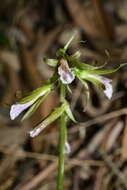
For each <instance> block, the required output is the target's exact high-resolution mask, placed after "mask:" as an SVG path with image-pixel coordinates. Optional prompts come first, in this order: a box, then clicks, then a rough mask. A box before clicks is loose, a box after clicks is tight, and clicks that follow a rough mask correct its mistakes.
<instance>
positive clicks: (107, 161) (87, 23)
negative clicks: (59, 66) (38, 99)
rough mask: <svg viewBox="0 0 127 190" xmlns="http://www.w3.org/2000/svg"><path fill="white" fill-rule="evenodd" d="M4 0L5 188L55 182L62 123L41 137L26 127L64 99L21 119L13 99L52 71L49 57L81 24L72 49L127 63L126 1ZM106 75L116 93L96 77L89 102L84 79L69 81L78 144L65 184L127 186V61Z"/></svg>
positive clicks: (1, 116)
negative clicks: (103, 88)
mask: <svg viewBox="0 0 127 190" xmlns="http://www.w3.org/2000/svg"><path fill="white" fill-rule="evenodd" d="M0 3H1V4H0V190H51V189H52V190H55V187H56V186H55V184H56V175H57V155H58V134H59V124H58V122H55V123H53V124H52V125H51V126H49V127H48V128H47V129H46V130H45V131H44V132H42V133H41V134H40V135H39V136H37V137H36V138H30V137H29V135H28V131H29V130H31V129H32V128H34V127H35V125H36V124H37V123H38V122H39V121H40V120H42V118H44V117H45V116H46V115H47V114H48V113H49V112H50V111H51V110H52V109H53V108H54V107H56V106H57V105H58V104H59V99H58V92H57V91H56V92H55V93H52V94H51V95H49V96H48V97H47V98H46V100H45V101H44V103H42V105H41V106H40V107H39V109H38V110H37V111H36V112H35V113H34V114H33V116H32V117H31V118H30V119H28V120H27V121H24V122H23V123H21V122H20V117H19V118H18V119H16V120H15V121H11V120H10V116H9V109H10V105H11V104H13V103H14V102H16V101H17V100H18V99H20V98H22V97H24V96H25V95H26V94H27V93H29V92H30V91H31V90H33V89H36V88H37V87H39V86H40V85H42V84H43V83H45V81H46V80H47V79H49V77H50V76H51V75H52V68H50V67H49V66H47V65H46V64H45V63H44V62H43V58H44V57H49V58H55V57H56V55H55V53H56V50H57V49H58V48H60V47H63V46H64V44H65V43H66V42H67V40H68V39H69V38H70V37H71V36H72V35H73V34H74V32H75V31H76V33H77V35H76V40H75V41H77V42H75V43H74V44H73V46H72V47H70V49H69V51H70V53H74V52H75V51H76V50H80V52H81V53H82V55H81V60H82V61H84V62H85V63H88V64H92V65H101V64H104V63H107V64H106V66H107V67H115V66H117V65H119V64H121V63H126V62H127V1H126V0H107V1H104V0H61V1H60V0H48V1H47V0H27V1H25V0H4V1H2V0H1V1H0ZM81 40H83V41H85V43H79V41H81ZM107 54H108V56H107ZM108 77H109V78H111V79H112V80H113V89H114V94H113V98H112V99H111V100H110V101H109V100H108V99H107V98H106V97H105V96H104V95H103V93H100V91H98V90H97V89H96V88H94V86H92V85H90V87H91V88H90V93H91V98H90V101H89V103H88V104H87V106H86V99H85V96H86V94H85V93H86V92H85V90H84V89H83V87H82V85H81V84H80V83H79V82H78V81H75V83H74V84H73V85H71V89H72V91H73V93H72V94H68V96H67V98H68V100H69V102H70V104H71V108H72V110H73V113H74V115H75V118H76V120H77V121H78V123H77V124H74V123H72V122H69V123H68V141H69V143H70V146H71V149H72V151H71V153H70V154H68V155H66V163H65V170H66V171H65V184H64V189H65V190H102V189H103V190H126V189H127V67H123V68H122V69H120V70H119V71H118V72H117V73H114V74H112V75H109V76H108ZM84 109H85V111H83V110H84Z"/></svg>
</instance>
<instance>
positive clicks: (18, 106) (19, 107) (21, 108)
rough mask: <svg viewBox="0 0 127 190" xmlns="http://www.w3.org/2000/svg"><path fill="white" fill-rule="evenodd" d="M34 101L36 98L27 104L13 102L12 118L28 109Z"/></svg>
mask: <svg viewBox="0 0 127 190" xmlns="http://www.w3.org/2000/svg"><path fill="white" fill-rule="evenodd" d="M33 103H34V100H32V101H30V102H27V103H26V104H13V105H12V106H11V110H10V117H11V120H14V119H15V118H16V117H17V116H18V115H19V114H20V113H21V112H23V111H24V110H25V109H27V108H28V107H29V106H31V105H32V104H33Z"/></svg>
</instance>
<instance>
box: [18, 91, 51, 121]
mask: <svg viewBox="0 0 127 190" xmlns="http://www.w3.org/2000/svg"><path fill="white" fill-rule="evenodd" d="M48 94H49V92H48V93H46V94H45V95H44V96H41V97H40V98H39V99H38V100H37V101H36V102H35V103H34V104H33V105H32V106H31V107H30V108H29V109H28V111H27V112H26V113H25V115H24V116H23V118H22V119H21V121H24V120H25V119H28V118H29V117H30V116H31V115H32V114H33V113H34V112H35V111H36V110H37V108H38V107H39V105H40V104H41V103H42V102H43V101H44V99H45V98H46V97H47V96H48Z"/></svg>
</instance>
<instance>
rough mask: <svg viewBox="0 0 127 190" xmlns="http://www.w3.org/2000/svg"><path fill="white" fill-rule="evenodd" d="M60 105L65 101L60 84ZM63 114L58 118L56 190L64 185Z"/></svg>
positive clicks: (64, 132)
mask: <svg viewBox="0 0 127 190" xmlns="http://www.w3.org/2000/svg"><path fill="white" fill-rule="evenodd" d="M60 99H61V103H62V102H63V101H64V99H65V86H64V85H63V84H62V83H61V87H60ZM65 117H66V116H65V113H63V114H62V115H61V117H60V132H59V161H58V176H57V188H56V189H57V190H63V183H64V155H65V140H66V118H65Z"/></svg>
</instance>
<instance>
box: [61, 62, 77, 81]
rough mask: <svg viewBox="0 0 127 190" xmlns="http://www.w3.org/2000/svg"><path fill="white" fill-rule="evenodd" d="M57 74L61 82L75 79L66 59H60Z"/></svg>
mask: <svg viewBox="0 0 127 190" xmlns="http://www.w3.org/2000/svg"><path fill="white" fill-rule="evenodd" d="M58 74H59V75H60V80H61V81H62V83H63V84H70V83H72V81H73V80H74V79H75V75H74V73H73V72H72V71H71V69H70V68H69V66H68V63H67V61H66V60H64V59H61V61H60V66H59V67H58Z"/></svg>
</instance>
